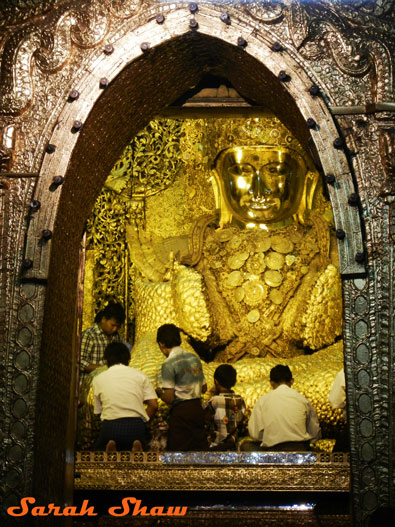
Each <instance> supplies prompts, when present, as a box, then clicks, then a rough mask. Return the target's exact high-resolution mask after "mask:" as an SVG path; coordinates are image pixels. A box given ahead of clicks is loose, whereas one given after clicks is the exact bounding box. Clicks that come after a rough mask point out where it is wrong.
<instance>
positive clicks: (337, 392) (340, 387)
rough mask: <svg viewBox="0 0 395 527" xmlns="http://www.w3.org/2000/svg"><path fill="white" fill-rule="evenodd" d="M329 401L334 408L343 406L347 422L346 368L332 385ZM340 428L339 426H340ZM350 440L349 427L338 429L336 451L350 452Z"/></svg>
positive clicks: (334, 449)
mask: <svg viewBox="0 0 395 527" xmlns="http://www.w3.org/2000/svg"><path fill="white" fill-rule="evenodd" d="M328 401H329V402H330V404H331V406H332V408H341V409H342V410H343V418H344V422H345V423H347V411H346V378H345V375H344V368H343V369H341V370H340V371H339V373H338V374H337V375H336V377H335V380H334V381H333V384H332V387H331V389H330V392H329V395H328ZM338 428H339V427H338ZM349 450H350V440H349V437H348V431H347V428H345V429H342V427H340V430H338V431H337V434H336V443H335V446H334V448H333V451H334V452H349Z"/></svg>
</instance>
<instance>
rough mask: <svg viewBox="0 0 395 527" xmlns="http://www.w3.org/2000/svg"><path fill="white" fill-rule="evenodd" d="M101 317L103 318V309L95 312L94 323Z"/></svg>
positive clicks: (99, 320) (97, 322)
mask: <svg viewBox="0 0 395 527" xmlns="http://www.w3.org/2000/svg"><path fill="white" fill-rule="evenodd" d="M102 318H103V309H101V310H100V311H99V312H98V313H96V316H95V322H96V324H99V322H101V319H102Z"/></svg>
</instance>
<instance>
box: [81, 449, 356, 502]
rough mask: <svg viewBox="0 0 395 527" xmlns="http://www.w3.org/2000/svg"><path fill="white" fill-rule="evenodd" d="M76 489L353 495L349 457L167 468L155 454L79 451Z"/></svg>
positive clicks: (337, 456)
mask: <svg viewBox="0 0 395 527" xmlns="http://www.w3.org/2000/svg"><path fill="white" fill-rule="evenodd" d="M75 470H76V477H75V489H76V490H99V489H100V490H134V491H149V490H162V491H163V490H180V491H199V490H205V491H207V490H212V491H216V490H218V491H219V490H221V491H236V490H238V491H240V490H248V491H276V492H277V491H283V492H284V491H289V492H291V491H315V492H348V491H349V490H350V465H349V458H348V456H347V455H346V454H323V455H322V454H317V456H316V461H315V462H313V463H291V464H288V463H286V462H284V463H264V464H259V465H253V464H248V463H231V464H221V463H207V464H205V463H200V464H189V463H185V464H181V463H174V464H172V463H163V462H162V461H161V455H160V454H158V453H154V452H147V453H129V452H116V453H109V454H106V453H104V452H78V453H77V458H76V466H75Z"/></svg>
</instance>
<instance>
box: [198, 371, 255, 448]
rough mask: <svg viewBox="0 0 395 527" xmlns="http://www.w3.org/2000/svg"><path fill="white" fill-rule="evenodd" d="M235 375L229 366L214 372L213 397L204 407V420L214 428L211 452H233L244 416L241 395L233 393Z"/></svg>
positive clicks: (243, 404)
mask: <svg viewBox="0 0 395 527" xmlns="http://www.w3.org/2000/svg"><path fill="white" fill-rule="evenodd" d="M236 379H237V373H236V370H235V369H234V368H233V366H232V365H231V364H221V366H218V368H217V369H216V370H215V372H214V388H213V389H212V390H211V393H212V395H213V397H212V398H211V399H210V400H209V401H208V402H207V404H206V407H205V412H206V418H207V420H208V421H209V422H210V421H211V424H212V426H213V428H214V430H213V431H214V434H213V437H212V440H211V444H210V449H211V450H235V448H236V444H237V439H238V428H239V426H240V424H241V423H242V421H243V418H244V414H245V409H246V407H245V403H244V400H243V398H242V397H241V395H238V394H236V393H234V392H233V390H232V388H233V386H234V385H235V384H236Z"/></svg>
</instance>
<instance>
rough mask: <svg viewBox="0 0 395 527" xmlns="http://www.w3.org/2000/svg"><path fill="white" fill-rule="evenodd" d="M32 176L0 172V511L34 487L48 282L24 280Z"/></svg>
mask: <svg viewBox="0 0 395 527" xmlns="http://www.w3.org/2000/svg"><path fill="white" fill-rule="evenodd" d="M34 179H35V178H34V177H33V178H32V177H29V176H28V175H24V176H23V177H22V176H21V177H19V176H18V174H13V175H12V176H9V175H8V176H5V175H4V174H3V175H2V174H1V173H0V216H1V221H0V229H1V231H0V234H1V236H0V244H1V245H0V253H1V270H0V298H1V299H2V301H1V305H0V327H1V331H0V348H1V349H2V354H1V369H2V371H3V372H4V373H3V374H2V375H3V378H4V382H3V383H1V394H0V404H1V426H0V429H1V433H2V435H3V437H2V441H3V447H4V448H2V450H1V458H2V459H1V465H2V467H3V472H2V474H1V482H2V491H3V505H2V507H1V511H2V515H4V514H5V512H6V509H7V507H9V506H11V505H15V504H17V503H19V500H20V498H21V497H23V496H30V495H31V489H32V466H33V443H34V427H33V423H34V417H35V412H36V404H35V402H36V401H35V397H36V384H37V379H38V367H39V356H38V350H39V349H40V340H41V322H42V315H43V304H44V295H45V290H46V285H45V284H44V283H24V282H23V272H22V258H23V248H24V236H25V233H26V225H27V221H28V218H29V210H30V209H29V204H30V200H31V195H32V192H33V187H34V183H35V180H34ZM8 520H11V518H10V517H8ZM16 523H17V519H15V518H14V519H13V525H15V524H16Z"/></svg>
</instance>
